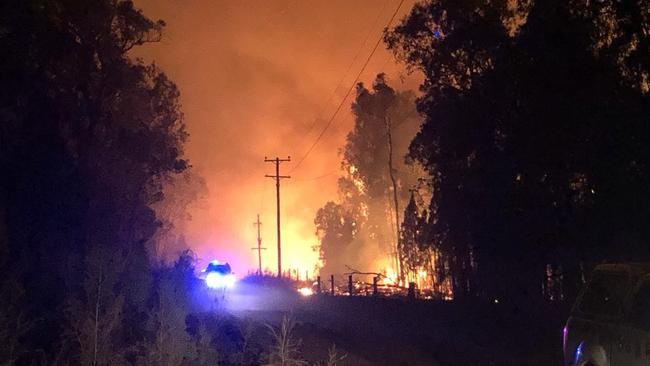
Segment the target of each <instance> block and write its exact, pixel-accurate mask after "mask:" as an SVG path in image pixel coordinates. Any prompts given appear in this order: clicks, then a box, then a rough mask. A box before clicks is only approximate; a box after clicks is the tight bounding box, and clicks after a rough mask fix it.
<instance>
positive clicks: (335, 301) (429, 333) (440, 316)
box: [228, 287, 566, 366]
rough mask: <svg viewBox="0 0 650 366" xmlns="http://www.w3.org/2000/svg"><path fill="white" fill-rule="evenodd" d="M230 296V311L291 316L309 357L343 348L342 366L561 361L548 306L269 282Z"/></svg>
mask: <svg viewBox="0 0 650 366" xmlns="http://www.w3.org/2000/svg"><path fill="white" fill-rule="evenodd" d="M230 295H231V297H230V299H231V301H230V303H229V306H228V308H229V311H230V312H232V313H233V314H235V315H236V316H238V317H240V318H250V319H253V320H255V321H257V322H259V323H267V324H278V323H279V322H280V321H281V319H282V317H284V316H292V317H293V318H294V319H295V320H296V322H297V326H296V337H297V338H300V339H301V340H302V345H301V349H302V351H303V357H305V358H306V359H307V360H309V361H317V360H323V359H324V358H325V356H326V354H327V349H328V348H329V347H330V346H331V345H332V344H336V347H337V348H338V349H340V350H342V351H343V352H345V353H347V354H348V358H347V359H346V362H345V364H346V365H359V366H363V365H392V366H394V365H440V366H447V365H449V366H451V365H453V366H464V365H467V366H470V365H472V366H473V365H499V366H509V365H513V366H514V365H517V366H526V365H530V366H548V365H560V364H561V344H562V338H561V336H562V326H563V322H564V319H565V317H566V315H565V313H566V312H565V309H563V308H562V307H556V306H551V305H549V304H545V305H544V306H543V307H539V308H536V309H532V308H529V309H518V308H516V307H513V306H508V305H505V304H493V303H492V304H477V303H472V304H469V303H466V304H460V303H454V302H433V301H407V300H406V299H390V298H372V297H347V296H336V297H332V296H328V295H320V296H311V297H300V296H294V295H293V294H289V293H286V292H282V291H278V290H277V289H274V288H271V287H260V288H257V287H249V288H244V289H239V291H238V292H233V293H232V294H230ZM242 299H243V300H242Z"/></svg>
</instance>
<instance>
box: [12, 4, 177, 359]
mask: <svg viewBox="0 0 650 366" xmlns="http://www.w3.org/2000/svg"><path fill="white" fill-rule="evenodd" d="M163 25H164V23H163V22H162V21H152V20H150V19H148V18H147V17H145V16H144V15H143V14H142V12H140V11H139V10H138V9H136V8H135V7H134V5H133V3H132V2H131V1H125V0H102V1H90V2H89V1H80V0H72V1H58V0H55V1H42V0H28V1H21V2H16V3H11V4H10V3H3V4H2V5H0V29H2V32H0V33H1V35H0V46H1V47H2V48H3V49H6V50H11V52H8V53H7V57H3V58H2V60H0V111H1V112H0V122H1V124H2V128H0V141H2V143H1V144H0V170H1V171H2V172H3V174H1V175H0V197H2V200H1V201H0V204H2V210H1V212H2V213H3V216H2V218H0V221H2V222H1V223H0V225H4V227H5V228H6V231H5V232H4V233H2V235H3V239H6V248H7V256H8V258H11V260H10V261H8V262H7V265H6V266H3V267H2V268H1V270H2V271H3V273H2V276H3V277H7V278H8V277H9V274H11V277H12V278H15V279H16V281H17V282H18V283H19V284H20V286H21V287H22V288H24V289H26V291H25V293H24V296H22V298H21V299H20V304H17V305H19V306H20V308H22V309H23V311H24V313H25V316H26V317H28V318H30V319H39V327H38V330H37V328H35V327H34V328H31V329H30V330H29V332H28V334H26V335H25V336H24V337H22V344H21V347H23V348H24V349H25V351H26V352H24V353H23V354H22V355H21V359H20V360H19V362H20V363H25V364H30V363H34V362H41V360H42V359H43V358H46V359H54V358H55V357H56V356H55V355H57V354H58V353H59V350H61V349H63V348H65V347H64V346H65V345H66V344H69V343H71V342H64V340H63V339H62V337H61V335H62V334H64V332H63V331H62V330H63V329H64V328H68V327H69V326H68V325H66V324H65V322H64V321H63V319H83V318H84V317H85V314H75V316H74V317H70V316H63V312H64V309H65V304H66V302H67V300H66V299H65V298H66V294H68V295H70V294H79V295H80V296H82V295H83V294H84V293H86V294H88V293H90V294H91V295H92V292H90V290H91V288H90V287H88V284H86V283H85V280H84V279H85V278H87V276H95V277H93V278H94V279H97V278H98V277H97V276H98V275H97V274H96V273H91V272H88V271H87V265H86V264H87V263H88V262H87V261H86V260H84V258H90V257H92V256H93V255H92V251H93V250H94V249H92V248H95V247H98V248H104V249H106V250H108V248H110V250H109V251H110V252H111V254H112V255H114V256H115V257H116V258H119V260H124V259H125V258H129V261H128V263H129V266H128V267H125V268H124V269H123V270H122V271H121V272H119V278H117V279H115V281H116V282H115V286H116V287H118V288H119V289H120V291H119V292H120V293H121V294H122V295H124V306H123V309H122V310H124V312H123V313H122V316H125V317H127V318H126V319H127V321H125V323H126V324H129V325H130V326H129V327H122V331H121V332H122V333H123V334H120V335H119V336H118V337H116V339H117V340H119V341H123V340H124V339H127V338H129V337H132V338H141V337H142V329H138V327H139V325H140V324H141V323H138V322H135V321H133V322H131V321H129V320H132V319H134V318H135V317H136V315H138V314H139V313H141V312H142V311H143V309H144V307H145V300H146V293H147V292H148V284H147V279H148V278H149V271H150V268H149V264H148V258H147V253H146V249H145V246H144V245H145V243H146V242H147V241H148V240H149V239H150V238H151V236H152V235H153V233H154V232H155V231H156V229H157V223H156V218H155V215H154V213H153V211H152V210H151V208H150V205H151V204H152V203H153V202H155V201H156V200H158V199H159V198H160V191H159V189H156V187H155V185H154V184H152V183H154V181H155V180H156V179H159V178H160V177H162V176H165V175H169V174H177V173H180V172H182V171H183V170H185V169H186V167H187V162H186V161H185V160H184V158H183V143H184V141H185V139H186V135H187V134H186V132H185V127H184V122H183V116H182V113H181V112H180V104H179V92H178V89H177V88H176V86H175V85H174V84H173V82H171V81H170V80H169V79H168V78H167V77H166V76H165V75H164V74H163V73H162V72H161V71H160V70H159V69H158V68H157V67H156V66H155V65H146V64H144V63H142V62H141V61H138V60H132V59H130V58H129V57H128V51H129V50H130V49H132V48H133V47H136V46H138V45H140V44H143V43H146V42H152V41H157V40H159V39H160V36H161V31H162V27H163ZM5 218H10V219H5ZM97 283H102V281H99V282H96V283H95V284H97ZM102 292H103V293H104V294H108V293H110V291H103V290H102ZM78 300H79V301H80V302H81V303H86V302H87V299H85V298H83V297H80V298H79V299H78ZM106 311H108V309H107V310H106ZM131 324H133V326H131ZM72 328H76V329H80V328H79V327H77V326H76V325H73V326H72ZM42 330H45V331H42ZM84 342H85V341H84ZM92 343H94V342H92ZM99 343H100V342H98V348H99ZM102 346H103V345H102ZM36 350H38V352H36ZM98 353H100V352H99V350H98Z"/></svg>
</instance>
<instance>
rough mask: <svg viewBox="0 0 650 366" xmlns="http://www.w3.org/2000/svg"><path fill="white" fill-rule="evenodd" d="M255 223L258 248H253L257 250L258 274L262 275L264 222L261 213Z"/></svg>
mask: <svg viewBox="0 0 650 366" xmlns="http://www.w3.org/2000/svg"><path fill="white" fill-rule="evenodd" d="M253 225H255V226H257V248H251V249H252V250H257V274H259V275H260V276H261V275H262V250H265V249H266V248H262V234H261V231H260V229H261V227H262V223H261V222H260V214H257V222H254V223H253Z"/></svg>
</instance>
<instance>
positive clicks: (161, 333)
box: [140, 251, 210, 366]
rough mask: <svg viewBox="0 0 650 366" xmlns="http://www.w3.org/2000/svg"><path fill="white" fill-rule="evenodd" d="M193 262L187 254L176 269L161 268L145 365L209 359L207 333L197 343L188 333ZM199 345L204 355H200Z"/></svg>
mask: <svg viewBox="0 0 650 366" xmlns="http://www.w3.org/2000/svg"><path fill="white" fill-rule="evenodd" d="M193 263H194V259H193V257H192V254H191V253H190V252H189V251H185V252H183V253H182V254H181V256H180V257H179V258H178V259H177V261H176V262H175V263H174V265H173V267H162V268H160V269H159V271H158V274H157V281H156V285H155V288H154V293H153V299H154V306H153V312H152V317H151V318H150V329H151V331H152V333H153V334H154V337H153V338H152V339H151V340H150V341H149V342H147V343H146V345H145V349H146V351H145V355H144V357H143V358H142V359H141V362H140V363H141V364H143V365H168V366H176V365H182V364H187V363H189V362H191V361H193V360H195V359H197V358H198V357H199V356H200V357H202V358H206V359H207V358H210V356H209V355H208V353H207V350H206V349H205V346H206V344H205V342H207V343H208V345H209V340H207V334H206V333H205V332H201V333H200V334H199V340H198V343H195V342H193V340H192V338H191V336H190V334H189V333H188V332H187V316H188V315H189V314H190V312H191V304H190V299H191V298H192V296H191V294H192V290H191V288H192V287H191V286H192V283H193V282H194V281H195V277H194V267H193ZM197 346H198V347H199V349H200V351H201V352H197V351H198V350H197Z"/></svg>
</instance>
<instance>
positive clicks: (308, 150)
mask: <svg viewBox="0 0 650 366" xmlns="http://www.w3.org/2000/svg"><path fill="white" fill-rule="evenodd" d="M404 1H405V0H400V2H399V4H398V5H397V8H395V11H394V12H393V14H392V15H391V17H390V19H389V20H388V23H387V24H386V27H385V28H388V27H390V25H391V24H392V23H393V20H395V17H396V16H397V13H398V12H399V9H400V8H401V7H402V4H404ZM383 38H384V36H383V32H382V35H381V36H380V37H379V39H378V40H377V42H376V43H375V45H374V47H373V48H372V51H371V52H370V54H369V55H368V58H366V61H365V62H364V64H363V66H362V67H361V70H359V72H358V73H357V76H356V77H355V78H354V81H353V82H352V84H351V85H350V88H348V91H347V92H346V93H345V96H343V99H342V100H341V102H340V103H339V104H338V106H337V107H336V110H335V111H334V113H333V114H332V116H331V117H330V118H329V120H328V121H327V123H326V124H325V127H324V128H323V129H322V130H321V132H320V134H319V135H318V137H316V140H315V141H314V143H313V144H312V145H311V146H310V147H309V149H307V151H306V152H305V154H304V155H303V156H302V157H301V158H300V160H298V163H297V164H296V165H295V166H294V167H293V168H292V169H291V170H290V171H289V174H290V173H292V172H294V171H295V170H296V169H298V168H299V167H300V165H301V164H302V163H303V162H304V161H305V159H307V157H308V156H309V154H310V153H311V152H312V151H313V150H314V148H315V147H316V145H317V144H318V142H319V141H320V140H321V138H322V137H323V135H325V132H327V130H328V129H329V128H330V126H331V125H332V123H333V122H334V119H335V118H336V116H337V115H338V113H339V112H340V111H341V108H342V107H343V104H345V101H346V100H347V99H348V97H349V96H350V93H352V90H354V87H355V86H356V85H357V82H358V81H359V78H361V74H363V72H364V71H365V70H366V67H367V66H368V64H369V63H370V60H371V59H372V56H373V55H374V54H375V52H376V51H377V48H378V47H379V44H380V43H381V41H382V40H383Z"/></svg>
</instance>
